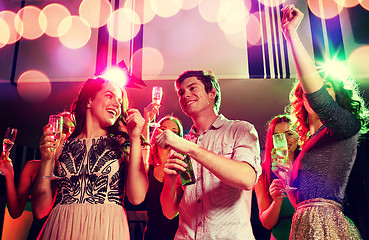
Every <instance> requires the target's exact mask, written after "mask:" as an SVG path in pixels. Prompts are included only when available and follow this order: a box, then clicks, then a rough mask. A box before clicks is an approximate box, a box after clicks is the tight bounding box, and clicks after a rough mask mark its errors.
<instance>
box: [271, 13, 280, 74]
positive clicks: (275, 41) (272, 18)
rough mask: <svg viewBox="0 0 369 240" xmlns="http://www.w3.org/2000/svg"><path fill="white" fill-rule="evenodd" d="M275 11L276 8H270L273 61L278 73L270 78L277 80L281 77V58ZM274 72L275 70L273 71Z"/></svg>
mask: <svg viewBox="0 0 369 240" xmlns="http://www.w3.org/2000/svg"><path fill="white" fill-rule="evenodd" d="M274 10H275V7H272V8H270V12H271V26H272V29H271V30H272V39H274V41H273V42H272V44H273V45H274V49H273V50H274V56H275V57H274V58H272V60H271V61H274V59H275V61H274V65H276V68H275V69H277V70H276V71H277V72H274V76H273V75H271V76H270V77H271V78H273V77H274V78H277V77H279V75H280V72H279V61H278V56H279V54H278V47H279V46H278V35H277V31H278V30H277V29H276V23H275V15H274ZM273 70H274V69H273Z"/></svg>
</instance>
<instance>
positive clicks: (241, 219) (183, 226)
mask: <svg viewBox="0 0 369 240" xmlns="http://www.w3.org/2000/svg"><path fill="white" fill-rule="evenodd" d="M185 138H186V139H187V140H189V141H191V142H194V143H196V144H197V145H199V146H200V147H202V148H204V149H207V150H209V151H212V152H214V153H216V154H218V155H221V156H224V157H226V158H230V159H233V160H237V161H241V162H246V163H248V164H250V165H251V166H252V167H253V168H254V169H255V172H256V174H257V177H259V175H260V173H261V167H260V147H259V141H258V135H257V132H256V130H255V128H254V126H253V125H252V124H250V123H248V122H245V121H232V120H228V119H226V118H225V117H224V116H223V115H220V116H218V118H217V119H216V120H215V121H214V123H213V124H212V125H211V127H210V128H209V129H208V130H206V131H205V132H204V133H203V134H201V135H198V134H197V133H196V132H195V129H194V128H192V129H191V131H190V133H189V134H188V135H187V136H186V137H185ZM192 166H193V169H194V173H195V176H196V183H195V184H192V185H189V186H182V185H181V184H180V181H177V193H178V196H179V197H181V201H180V204H179V217H180V222H179V228H178V231H177V233H176V237H175V239H186V240H188V239H201V240H204V239H232V240H237V239H242V240H245V239H247V240H248V239H255V238H254V236H253V233H252V228H251V223H250V214H251V199H252V191H246V190H242V189H238V188H235V187H232V186H229V185H227V184H226V183H223V182H221V181H220V180H219V178H217V177H216V176H215V175H214V174H213V173H211V172H210V171H209V170H207V169H206V168H204V167H203V166H202V165H201V164H199V163H197V162H196V161H195V160H193V159H192ZM245 177H246V176H245Z"/></svg>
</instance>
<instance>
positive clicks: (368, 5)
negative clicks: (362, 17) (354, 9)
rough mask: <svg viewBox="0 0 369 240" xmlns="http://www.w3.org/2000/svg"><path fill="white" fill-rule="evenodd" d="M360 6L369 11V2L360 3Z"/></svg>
mask: <svg viewBox="0 0 369 240" xmlns="http://www.w3.org/2000/svg"><path fill="white" fill-rule="evenodd" d="M360 5H361V6H362V7H363V8H365V9H366V10H368V11H369V0H362V1H361V2H360Z"/></svg>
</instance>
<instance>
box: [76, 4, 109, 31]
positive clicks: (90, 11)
mask: <svg viewBox="0 0 369 240" xmlns="http://www.w3.org/2000/svg"><path fill="white" fill-rule="evenodd" d="M112 12H113V10H112V6H111V4H110V2H109V1H108V0H83V1H82V2H81V4H80V6H79V16H80V17H82V18H84V19H85V20H86V21H87V22H88V24H89V25H90V27H91V28H98V27H101V26H103V25H105V24H106V22H107V21H108V19H109V17H110V15H111V13H112Z"/></svg>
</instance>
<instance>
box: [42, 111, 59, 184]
mask: <svg viewBox="0 0 369 240" xmlns="http://www.w3.org/2000/svg"><path fill="white" fill-rule="evenodd" d="M49 125H50V126H51V127H50V131H52V132H54V133H55V135H54V136H53V137H54V139H56V141H55V143H56V146H55V148H52V149H51V151H52V167H51V169H52V170H51V173H50V175H49V176H44V178H50V179H52V180H53V179H60V178H61V177H59V176H56V175H55V173H54V166H55V160H56V159H55V150H56V149H57V148H58V145H59V143H60V138H61V134H62V131H63V117H62V116H59V115H50V116H49Z"/></svg>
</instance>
